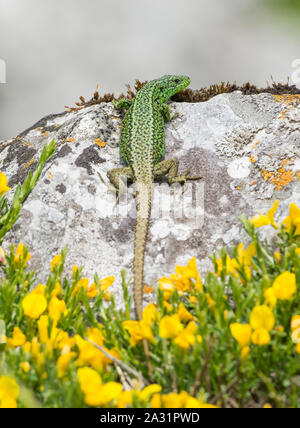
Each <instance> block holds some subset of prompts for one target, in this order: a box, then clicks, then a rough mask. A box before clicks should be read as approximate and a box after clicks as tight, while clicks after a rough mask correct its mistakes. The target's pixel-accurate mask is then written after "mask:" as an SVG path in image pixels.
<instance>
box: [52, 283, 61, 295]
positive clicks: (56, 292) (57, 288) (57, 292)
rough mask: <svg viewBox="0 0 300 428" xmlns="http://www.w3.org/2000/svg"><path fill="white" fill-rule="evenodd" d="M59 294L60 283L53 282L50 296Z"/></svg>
mask: <svg viewBox="0 0 300 428" xmlns="http://www.w3.org/2000/svg"><path fill="white" fill-rule="evenodd" d="M61 294H62V288H61V285H60V283H59V282H57V283H56V284H55V287H54V289H53V290H52V293H51V296H52V297H57V296H60V295H61Z"/></svg>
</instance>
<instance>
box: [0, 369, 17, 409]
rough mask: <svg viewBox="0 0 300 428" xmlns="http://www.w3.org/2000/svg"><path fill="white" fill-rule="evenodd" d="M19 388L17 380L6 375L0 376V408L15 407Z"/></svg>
mask: <svg viewBox="0 0 300 428" xmlns="http://www.w3.org/2000/svg"><path fill="white" fill-rule="evenodd" d="M19 394H20V389H19V386H18V384H17V382H16V381H15V380H14V379H12V378H11V377H8V376H0V408H2V409H3V408H16V407H17V398H18V397H19Z"/></svg>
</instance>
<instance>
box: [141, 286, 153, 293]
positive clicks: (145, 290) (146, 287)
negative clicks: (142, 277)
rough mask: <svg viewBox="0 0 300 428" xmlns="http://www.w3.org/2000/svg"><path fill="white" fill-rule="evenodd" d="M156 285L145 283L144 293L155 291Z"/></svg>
mask: <svg viewBox="0 0 300 428" xmlns="http://www.w3.org/2000/svg"><path fill="white" fill-rule="evenodd" d="M153 291H154V287H151V286H150V285H144V287H143V293H144V294H150V293H153Z"/></svg>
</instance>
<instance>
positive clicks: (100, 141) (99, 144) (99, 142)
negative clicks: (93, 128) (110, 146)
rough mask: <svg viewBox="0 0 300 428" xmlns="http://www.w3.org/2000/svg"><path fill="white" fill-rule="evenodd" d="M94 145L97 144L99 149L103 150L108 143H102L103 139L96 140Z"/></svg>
mask: <svg viewBox="0 0 300 428" xmlns="http://www.w3.org/2000/svg"><path fill="white" fill-rule="evenodd" d="M94 143H95V144H97V146H99V147H101V148H103V147H105V146H106V142H105V141H102V140H101V138H96V139H95V140H94Z"/></svg>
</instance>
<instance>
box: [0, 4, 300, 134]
mask: <svg viewBox="0 0 300 428" xmlns="http://www.w3.org/2000/svg"><path fill="white" fill-rule="evenodd" d="M299 14H300V1H296V0H242V1H241V0H186V1H182V0H181V1H180V0H88V1H84V0H52V1H51V2H42V1H40V0H26V1H24V0H0V59H3V60H4V61H5V63H6V68H7V73H6V82H7V83H5V84H4V83H0V139H5V138H11V137H14V136H16V135H17V134H18V133H19V132H21V131H23V130H24V129H25V128H27V127H29V126H31V125H32V124H33V123H34V122H36V121H37V120H39V119H40V118H41V117H42V116H44V115H46V114H49V113H56V112H61V111H63V110H64V106H65V105H74V102H75V101H76V100H77V99H78V96H80V95H83V96H85V97H86V98H87V99H88V98H89V97H91V95H92V93H93V91H94V89H95V87H96V84H97V83H99V85H100V92H101V93H104V92H115V93H120V92H121V91H123V90H124V89H125V84H126V83H133V82H134V79H135V78H139V79H140V80H149V79H153V78H156V77H159V76H161V75H163V74H166V73H170V74H179V73H182V74H187V75H189V76H190V77H191V79H192V84H191V87H193V88H199V87H203V86H207V85H210V84H212V83H220V82H221V81H231V82H232V81H234V80H236V81H237V83H238V84H242V83H244V82H245V81H251V82H252V83H254V84H257V85H259V86H265V84H266V80H269V81H270V75H272V76H273V78H274V79H275V80H276V81H280V80H283V81H286V80H287V77H288V76H290V77H291V78H292V76H294V80H295V76H296V77H297V76H298V75H299V76H300V73H298V74H297V73H295V67H299V69H300V63H299V66H298V65H297V62H295V60H297V59H299V58H300V48H299V46H300V43H299V42H300V26H299ZM0 64H1V62H0ZM293 65H294V67H293ZM293 72H294V73H293ZM299 79H300V77H299ZM294 83H297V84H298V82H294ZM299 85H300V84H298V86H299Z"/></svg>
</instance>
